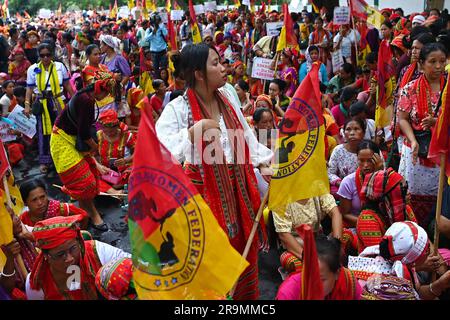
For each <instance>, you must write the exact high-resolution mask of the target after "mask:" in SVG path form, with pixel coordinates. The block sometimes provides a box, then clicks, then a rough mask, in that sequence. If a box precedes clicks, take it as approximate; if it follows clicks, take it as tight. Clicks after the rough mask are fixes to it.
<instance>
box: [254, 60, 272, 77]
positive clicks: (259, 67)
mask: <svg viewBox="0 0 450 320" xmlns="http://www.w3.org/2000/svg"><path fill="white" fill-rule="evenodd" d="M272 61H273V60H272V59H266V58H261V57H257V58H254V59H253V68H252V78H257V79H263V80H272V79H273V75H274V70H272V69H271V68H270V67H271V65H272Z"/></svg>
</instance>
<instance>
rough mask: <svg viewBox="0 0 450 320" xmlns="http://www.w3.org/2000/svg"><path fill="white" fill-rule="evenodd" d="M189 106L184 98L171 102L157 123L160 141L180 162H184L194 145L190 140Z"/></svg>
mask: <svg viewBox="0 0 450 320" xmlns="http://www.w3.org/2000/svg"><path fill="white" fill-rule="evenodd" d="M188 113H189V106H188V105H187V103H186V101H185V99H184V98H183V97H178V98H176V99H175V100H173V101H171V102H169V103H168V104H167V105H166V107H165V108H164V110H163V112H162V113H161V116H160V117H159V119H158V121H157V122H156V127H155V128H156V134H157V136H158V139H159V141H161V143H162V144H163V145H164V146H165V147H166V148H167V149H168V150H169V151H170V153H172V155H173V156H174V157H175V159H177V160H178V162H184V161H185V160H186V158H188V159H189V157H187V155H188V154H190V149H191V148H192V143H191V141H190V140H189V130H188V127H189V123H188Z"/></svg>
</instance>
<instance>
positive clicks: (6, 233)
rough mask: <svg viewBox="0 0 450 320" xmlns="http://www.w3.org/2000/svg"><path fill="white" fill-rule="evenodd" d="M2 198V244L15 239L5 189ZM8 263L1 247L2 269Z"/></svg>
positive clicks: (0, 261)
mask: <svg viewBox="0 0 450 320" xmlns="http://www.w3.org/2000/svg"><path fill="white" fill-rule="evenodd" d="M1 193H2V194H1V199H0V245H4V244H8V243H10V242H11V241H12V240H13V227H12V219H11V215H10V214H9V212H8V210H6V204H5V203H7V199H6V193H5V191H4V190H1ZM5 263H6V256H5V254H4V253H3V251H2V250H1V249H0V270H3V267H4V266H5Z"/></svg>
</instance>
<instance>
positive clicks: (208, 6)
mask: <svg viewBox="0 0 450 320" xmlns="http://www.w3.org/2000/svg"><path fill="white" fill-rule="evenodd" d="M205 10H206V11H216V10H217V2H216V1H210V2H205Z"/></svg>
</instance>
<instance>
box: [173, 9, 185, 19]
mask: <svg viewBox="0 0 450 320" xmlns="http://www.w3.org/2000/svg"><path fill="white" fill-rule="evenodd" d="M183 14H184V11H183V10H171V11H170V19H172V20H173V21H181V20H182V19H183Z"/></svg>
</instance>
